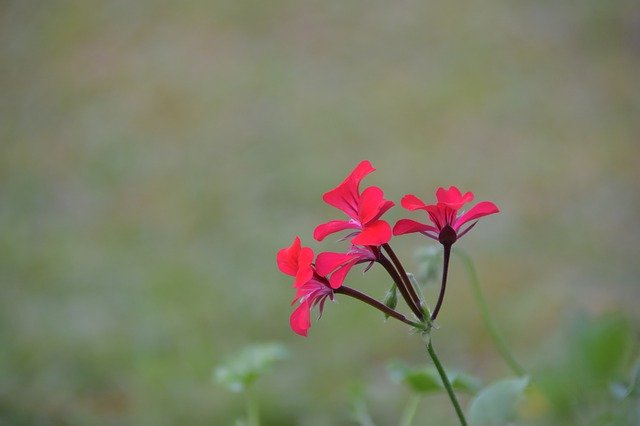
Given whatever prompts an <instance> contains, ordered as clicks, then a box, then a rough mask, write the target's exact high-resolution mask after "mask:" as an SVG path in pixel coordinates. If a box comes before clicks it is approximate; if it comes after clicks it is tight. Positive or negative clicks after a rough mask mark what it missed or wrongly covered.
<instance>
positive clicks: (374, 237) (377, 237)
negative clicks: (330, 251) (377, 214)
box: [351, 220, 391, 246]
mask: <svg viewBox="0 0 640 426" xmlns="http://www.w3.org/2000/svg"><path fill="white" fill-rule="evenodd" d="M390 239H391V227H390V226H389V224H388V223H387V222H385V221H384V220H376V221H374V222H371V223H369V224H367V226H365V227H364V229H363V230H362V232H360V233H359V234H358V235H356V237H355V238H354V239H353V240H351V242H352V243H353V244H357V245H361V246H379V245H382V244H385V243H388V242H389V240H390Z"/></svg>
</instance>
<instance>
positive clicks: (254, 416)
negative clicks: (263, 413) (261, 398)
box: [245, 391, 260, 426]
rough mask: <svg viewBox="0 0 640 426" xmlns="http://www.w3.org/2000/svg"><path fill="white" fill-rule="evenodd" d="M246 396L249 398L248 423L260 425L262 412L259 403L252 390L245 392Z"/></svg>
mask: <svg viewBox="0 0 640 426" xmlns="http://www.w3.org/2000/svg"><path fill="white" fill-rule="evenodd" d="M245 397H246V400H247V424H248V425H249V426H260V412H259V411H258V404H257V403H256V401H255V399H254V397H253V395H251V392H250V391H246V392H245Z"/></svg>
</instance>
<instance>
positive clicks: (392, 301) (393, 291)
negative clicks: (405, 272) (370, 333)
mask: <svg viewBox="0 0 640 426" xmlns="http://www.w3.org/2000/svg"><path fill="white" fill-rule="evenodd" d="M384 304H385V305H386V306H387V307H389V308H391V309H395V308H396V306H398V288H397V287H396V285H395V283H394V284H391V288H389V290H387V294H385V295H384ZM387 318H389V315H387V314H384V319H387Z"/></svg>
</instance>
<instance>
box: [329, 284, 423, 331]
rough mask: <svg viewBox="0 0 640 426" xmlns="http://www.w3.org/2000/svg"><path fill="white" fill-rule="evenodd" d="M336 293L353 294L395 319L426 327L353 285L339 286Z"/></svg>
mask: <svg viewBox="0 0 640 426" xmlns="http://www.w3.org/2000/svg"><path fill="white" fill-rule="evenodd" d="M334 292H335V293H339V294H345V295H347V296H351V297H353V298H354V299H358V300H360V301H361V302H364V303H366V304H367V305H369V306H373V307H374V308H376V309H378V310H379V311H382V312H384V313H385V314H387V315H389V316H390V317H393V318H395V319H397V320H398V321H402V322H403V323H405V324H407V325H410V326H412V327H416V328H419V329H421V330H423V329H424V325H422V324H420V323H417V322H413V321H411V320H409V319H407V317H405V316H404V315H402V314H401V313H400V312H397V311H394V310H393V309H391V308H390V307H388V306H387V305H385V304H384V303H382V302H379V301H377V300H376V299H374V298H373V297H370V296H368V295H366V294H364V293H362V292H360V291H358V290H356V289H354V288H351V287H347V286H346V285H343V286H340V287H339V288H337V289H335V290H334Z"/></svg>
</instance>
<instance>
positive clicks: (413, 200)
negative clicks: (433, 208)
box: [400, 194, 426, 211]
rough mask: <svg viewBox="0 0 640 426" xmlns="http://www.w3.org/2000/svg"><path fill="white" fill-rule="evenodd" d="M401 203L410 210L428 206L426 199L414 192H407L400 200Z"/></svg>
mask: <svg viewBox="0 0 640 426" xmlns="http://www.w3.org/2000/svg"><path fill="white" fill-rule="evenodd" d="M400 204H402V207H404V208H405V209H407V210H410V211H414V210H420V209H424V208H425V207H426V205H425V204H424V201H422V200H421V199H420V198H418V197H416V196H415V195H413V194H407V195H405V196H404V197H402V200H400Z"/></svg>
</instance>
